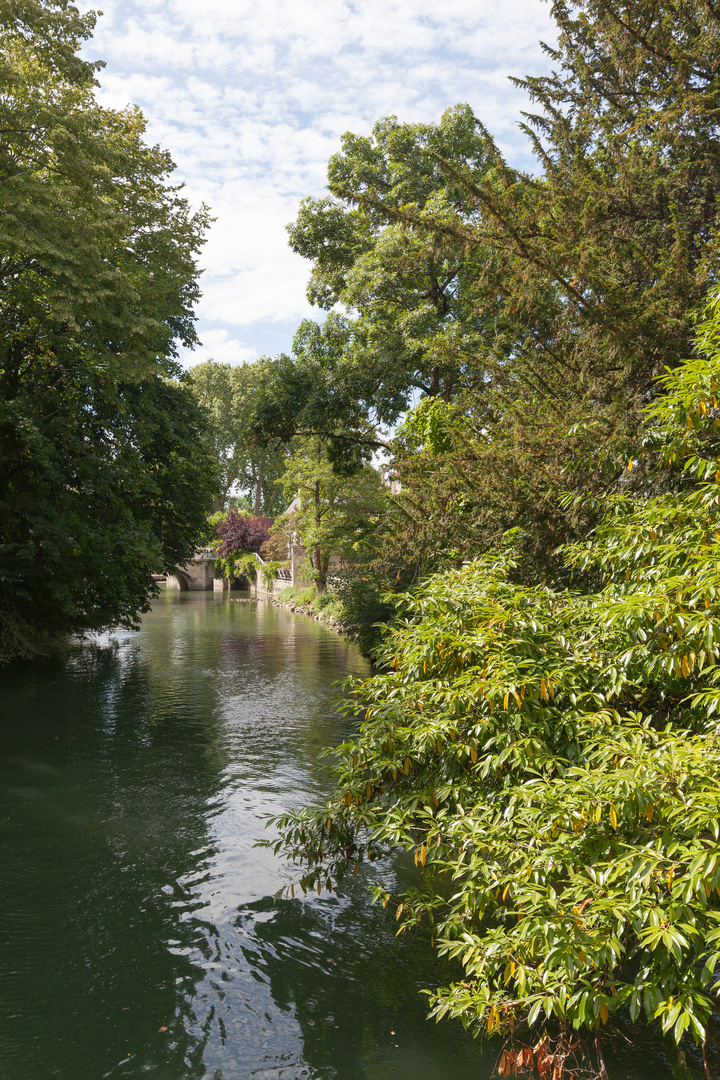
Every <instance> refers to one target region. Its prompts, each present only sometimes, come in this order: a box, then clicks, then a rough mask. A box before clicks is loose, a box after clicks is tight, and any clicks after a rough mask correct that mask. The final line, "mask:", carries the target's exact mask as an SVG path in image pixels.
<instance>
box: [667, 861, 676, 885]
mask: <svg viewBox="0 0 720 1080" xmlns="http://www.w3.org/2000/svg"><path fill="white" fill-rule="evenodd" d="M674 877H675V867H674V866H671V867H670V871H669V873H668V891H669V890H670V889H672V883H673V878H674Z"/></svg>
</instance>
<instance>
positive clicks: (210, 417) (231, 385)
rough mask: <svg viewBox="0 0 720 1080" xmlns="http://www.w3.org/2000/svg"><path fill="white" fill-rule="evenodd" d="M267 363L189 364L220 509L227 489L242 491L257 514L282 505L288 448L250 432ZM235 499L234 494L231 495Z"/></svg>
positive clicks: (248, 507)
mask: <svg viewBox="0 0 720 1080" xmlns="http://www.w3.org/2000/svg"><path fill="white" fill-rule="evenodd" d="M266 370H267V363H263V362H260V363H257V364H244V365H239V366H237V367H231V365H230V364H218V363H216V362H215V361H214V360H207V361H206V362H205V363H203V364H196V365H195V366H194V367H191V368H190V370H189V372H188V375H189V379H190V387H191V389H192V391H193V393H194V395H195V397H196V398H197V400H198V402H199V404H200V405H201V406H202V408H203V409H204V410H205V411H206V414H207V429H206V436H205V441H206V446H207V450H208V452H209V453H210V454H211V455H212V456H213V457H214V458H215V460H216V461H217V463H218V470H219V473H220V478H221V485H222V487H221V493H220V495H219V497H218V509H224V508H225V507H226V506H228V505H229V501H230V499H231V494H230V493H231V491H233V490H235V491H240V492H242V493H244V495H245V498H244V500H243V503H244V509H246V510H247V511H248V512H251V513H253V514H254V515H255V517H258V516H259V515H270V514H273V513H277V512H278V511H279V510H282V486H281V485H280V483H279V481H280V477H281V476H282V473H283V470H284V468H285V462H286V457H287V454H286V452H285V451H284V450H283V449H282V448H281V447H278V446H276V445H275V444H274V443H273V444H267V443H265V444H262V443H260V442H258V441H257V440H255V439H254V438H253V427H252V424H253V420H254V417H255V411H256V408H257V396H258V393H259V390H260V386H261V384H262V381H263V378H264V377H265V376H266ZM235 502H237V497H235Z"/></svg>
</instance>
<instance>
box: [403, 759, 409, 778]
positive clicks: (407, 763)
mask: <svg viewBox="0 0 720 1080" xmlns="http://www.w3.org/2000/svg"><path fill="white" fill-rule="evenodd" d="M403 772H404V773H405V775H406V776H407V774H408V773H409V772H410V758H409V757H406V758H405V764H404V765H403Z"/></svg>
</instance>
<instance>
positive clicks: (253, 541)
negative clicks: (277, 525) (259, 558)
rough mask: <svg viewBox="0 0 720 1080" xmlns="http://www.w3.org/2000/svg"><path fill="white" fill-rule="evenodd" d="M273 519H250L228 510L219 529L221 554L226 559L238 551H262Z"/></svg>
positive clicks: (235, 511)
mask: <svg viewBox="0 0 720 1080" xmlns="http://www.w3.org/2000/svg"><path fill="white" fill-rule="evenodd" d="M272 523H273V519H272V518H269V517H249V516H247V517H246V516H244V515H243V514H238V512H237V510H228V515H227V518H226V519H225V521H221V522H220V524H219V525H218V527H217V533H218V536H219V537H220V538H221V540H222V544H221V545H220V549H219V554H220V555H221V556H222V557H223V558H225V557H226V556H227V555H234V554H235V552H236V551H258V552H259V551H260V548H261V547H262V546H263V544H264V543H265V541H266V540H267V538H268V536H269V535H270V526H271V525H272Z"/></svg>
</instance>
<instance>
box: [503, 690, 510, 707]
mask: <svg viewBox="0 0 720 1080" xmlns="http://www.w3.org/2000/svg"><path fill="white" fill-rule="evenodd" d="M509 701H510V693H509V691H507V692H506V694H505V697H504V698H503V709H507V707H508V702H509Z"/></svg>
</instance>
